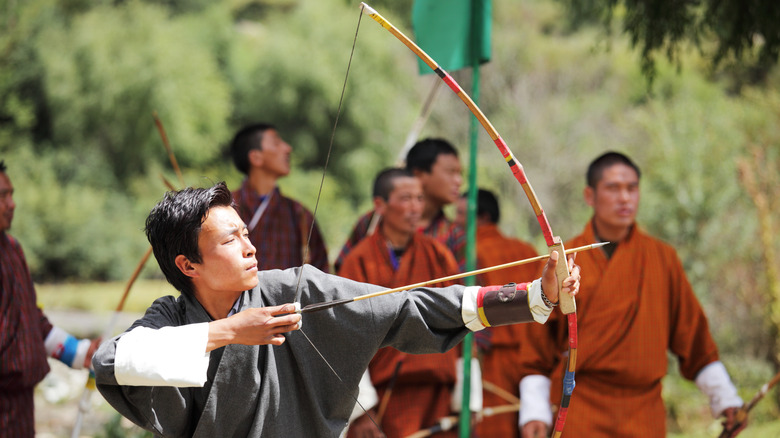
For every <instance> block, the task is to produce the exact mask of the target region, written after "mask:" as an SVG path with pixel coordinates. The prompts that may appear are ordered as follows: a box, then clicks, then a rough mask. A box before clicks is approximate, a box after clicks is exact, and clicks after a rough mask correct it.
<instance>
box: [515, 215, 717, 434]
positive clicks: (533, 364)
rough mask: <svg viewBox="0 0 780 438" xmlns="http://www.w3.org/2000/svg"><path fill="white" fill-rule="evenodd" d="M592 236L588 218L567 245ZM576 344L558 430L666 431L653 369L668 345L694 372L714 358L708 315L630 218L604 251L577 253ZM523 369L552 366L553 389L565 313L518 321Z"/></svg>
mask: <svg viewBox="0 0 780 438" xmlns="http://www.w3.org/2000/svg"><path fill="white" fill-rule="evenodd" d="M595 242H597V240H596V237H595V235H594V232H593V226H592V224H591V223H589V224H588V225H587V226H586V227H585V230H584V231H583V233H582V234H581V235H580V236H578V237H576V238H574V239H573V240H571V241H569V242H567V243H566V245H565V246H566V247H567V248H574V247H577V246H582V245H587V244H591V243H595ZM576 262H577V264H578V265H580V267H581V269H582V281H581V283H580V294H579V295H578V296H577V316H578V320H579V348H578V355H577V367H576V388H575V389H574V394H573V395H572V398H571V403H570V405H569V411H568V416H567V419H566V426H565V428H564V433H563V436H564V437H566V436H568V437H578V436H588V437H596V438H598V437H604V438H606V437H609V438H620V437H632V438H636V437H658V438H661V437H664V436H665V435H666V427H665V426H666V425H665V421H666V414H665V410H664V404H663V400H662V398H661V379H662V378H663V377H664V376H665V375H666V371H667V365H668V364H667V352H669V351H670V352H671V353H673V354H675V355H676V356H677V357H678V358H679V362H680V372H681V374H682V375H683V376H684V377H685V378H687V379H691V380H692V379H694V378H695V377H696V375H697V373H698V372H699V371H700V370H701V369H702V368H703V367H704V366H705V365H707V364H709V363H711V362H713V361H715V360H718V349H717V346H716V345H715V342H714V341H713V339H712V336H711V334H710V331H709V327H708V324H707V318H706V316H705V315H704V312H703V311H702V308H701V305H700V304H699V301H698V300H697V299H696V296H695V295H694V293H693V290H692V288H691V285H690V284H689V283H688V280H687V278H686V276H685V272H684V271H683V267H682V264H681V263H680V260H679V258H678V257H677V253H676V252H675V250H674V249H673V248H672V247H671V246H670V245H668V244H666V243H664V242H661V241H660V240H658V239H655V238H653V237H651V236H649V235H647V234H645V233H644V232H643V231H642V230H640V229H638V227H637V226H636V225H634V228H633V230H632V231H631V233H630V234H629V236H628V238H627V239H626V240H625V241H623V242H621V243H620V244H619V245H618V246H617V248H616V249H615V252H614V253H613V255H612V257H611V258H610V259H607V257H606V255H605V253H604V252H603V251H602V250H593V251H584V252H581V253H579V254H578V255H577V260H576ZM520 327H522V335H523V338H522V347H521V348H522V356H521V357H520V362H519V363H518V365H519V367H520V373H521V376H525V375H529V374H542V375H546V376H550V377H551V379H552V388H551V392H550V396H551V401H552V403H553V404H554V405H557V404H559V403H560V399H561V377H562V375H563V368H564V366H565V360H562V359H563V356H564V355H565V352H566V351H567V342H568V341H567V340H568V333H567V328H566V318H565V317H564V316H562V315H561V313H560V312H553V314H552V315H551V317H550V320H549V321H548V322H547V324H545V325H538V324H523V325H521V326H520Z"/></svg>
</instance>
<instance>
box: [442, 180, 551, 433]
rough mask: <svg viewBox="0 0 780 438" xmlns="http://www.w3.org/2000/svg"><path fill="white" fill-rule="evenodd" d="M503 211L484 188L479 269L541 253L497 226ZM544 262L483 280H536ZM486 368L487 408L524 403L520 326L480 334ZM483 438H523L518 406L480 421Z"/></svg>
mask: <svg viewBox="0 0 780 438" xmlns="http://www.w3.org/2000/svg"><path fill="white" fill-rule="evenodd" d="M466 202H467V198H466V197H465V195H464V196H462V197H461V199H460V200H459V201H458V219H456V223H457V224H459V225H461V226H465V211H466ZM500 214H501V211H500V209H499V205H498V199H496V196H495V195H494V194H493V193H492V192H490V191H488V190H485V189H479V191H478V193H477V235H476V242H477V268H478V269H482V268H487V267H490V266H496V265H500V264H504V263H509V262H514V261H517V260H523V259H527V258H531V257H536V255H537V253H536V250H535V249H534V248H533V247H532V246H531V245H530V244H528V243H526V242H523V241H521V240H518V239H513V238H511V237H507V236H505V235H504V234H502V233H501V230H500V229H499V228H498V221H499V219H500ZM542 267H543V264H542V263H541V262H534V263H529V264H526V265H520V266H515V267H512V268H508V269H500V270H497V271H492V272H488V273H485V274H482V275H481V276H480V277H479V283H480V284H506V283H511V282H512V281H513V280H512V279H513V278H533V277H534V276H536V275H538V274H539V273H540V272H541V271H542ZM475 336H476V339H477V346H478V348H479V352H480V362H481V366H482V381H483V382H484V388H483V392H482V403H483V406H484V408H485V409H488V408H495V407H498V406H507V405H512V404H514V405H517V407H519V402H518V401H519V397H520V392H519V387H518V384H517V382H518V381H519V380H520V379H519V375H518V373H517V365H516V364H517V362H518V361H519V360H520V340H519V338H520V334H519V333H518V331H517V329H516V327H515V326H511V325H506V326H499V327H489V328H487V329H485V330H482V331H481V332H480V333H479V334H477V335H475ZM477 436H478V437H480V438H490V437H497V438H498V437H501V438H511V437H519V436H520V428H519V427H518V412H517V410H515V411H511V412H506V413H501V414H496V415H490V416H484V417H482V419H481V420H480V421H479V422H478V423H477Z"/></svg>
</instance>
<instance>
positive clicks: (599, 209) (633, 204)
mask: <svg viewBox="0 0 780 438" xmlns="http://www.w3.org/2000/svg"><path fill="white" fill-rule="evenodd" d="M585 201H586V202H587V203H588V205H590V206H591V207H593V218H594V221H595V224H596V230H598V231H599V232H600V233H611V232H618V231H625V230H627V229H628V228H629V227H631V225H632V224H633V223H634V220H635V219H636V214H637V209H638V208H639V175H637V173H636V171H635V170H634V169H633V168H631V167H630V166H627V165H625V164H615V165H613V166H611V167H608V168H606V169H605V170H604V173H603V174H602V176H601V179H600V180H599V182H598V183H597V184H596V188H595V189H594V188H592V187H586V188H585ZM602 237H604V236H602Z"/></svg>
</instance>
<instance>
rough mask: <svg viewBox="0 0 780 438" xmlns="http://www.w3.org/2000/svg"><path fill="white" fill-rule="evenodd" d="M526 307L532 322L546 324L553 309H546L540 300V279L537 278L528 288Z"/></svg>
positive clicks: (545, 305)
mask: <svg viewBox="0 0 780 438" xmlns="http://www.w3.org/2000/svg"><path fill="white" fill-rule="evenodd" d="M528 306H529V307H530V308H531V315H533V317H534V321H536V322H538V323H539V324H544V323H545V322H547V318H549V317H550V314H551V313H552V311H553V309H554V307H547V304H545V303H544V300H543V299H542V279H541V278H537V279H536V280H534V281H533V282H532V283H531V285H530V286H528Z"/></svg>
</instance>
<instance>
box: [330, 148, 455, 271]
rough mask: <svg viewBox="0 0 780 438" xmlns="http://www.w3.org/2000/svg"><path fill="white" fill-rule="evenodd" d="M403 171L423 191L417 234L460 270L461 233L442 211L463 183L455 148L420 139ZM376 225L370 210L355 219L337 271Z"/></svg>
mask: <svg viewBox="0 0 780 438" xmlns="http://www.w3.org/2000/svg"><path fill="white" fill-rule="evenodd" d="M406 169H407V170H409V171H410V172H412V174H413V175H414V176H416V177H417V178H418V179H419V180H420V182H421V183H422V188H423V196H424V199H425V206H424V208H423V213H422V216H421V218H420V223H419V224H418V225H417V229H418V231H421V232H422V233H423V234H426V235H428V236H430V237H433V238H434V239H436V240H438V241H439V242H441V243H443V244H444V245H445V246H446V247H447V248H449V249H450V251H452V255H453V256H455V260H456V261H457V262H458V268H459V269H460V270H463V268H464V267H465V263H466V258H465V250H466V246H465V245H466V240H465V239H466V236H465V233H464V232H463V229H462V228H460V227H458V226H456V225H455V224H454V223H453V222H452V221H451V220H449V219H448V218H447V216H445V215H444V211H443V210H442V209H443V208H444V207H445V206H446V205H449V204H452V203H454V202H455V201H457V200H458V197H459V196H460V186H461V184H463V176H462V171H463V170H462V166H461V164H460V160H459V159H458V151H457V149H455V148H454V147H453V146H452V145H451V144H450V143H449V142H448V141H446V140H443V139H436V138H429V139H425V140H420V141H418V142H417V143H416V144H415V145H414V146H412V148H411V149H409V153H408V154H406ZM376 223H378V217H377V216H376V215H375V212H374V211H370V212H368V213H366V214H365V215H363V216H362V217H361V218H360V219H358V221H357V223H356V224H355V226H354V228H353V230H352V233H351V234H350V236H349V238H348V239H347V242H346V243H344V246H343V247H342V248H341V252H340V253H339V256H338V258H337V259H336V263H335V266H336V270H337V271H338V269H339V267H340V265H341V263H342V262H343V260H344V258H345V257H346V256H347V254H348V253H349V252H350V251H351V250H352V248H353V247H354V246H355V245H357V244H358V242H360V241H361V240H362V239H363V238H364V237H366V236H368V235H369V234H371V233H372V232H373V230H372V226H375V225H376Z"/></svg>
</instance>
